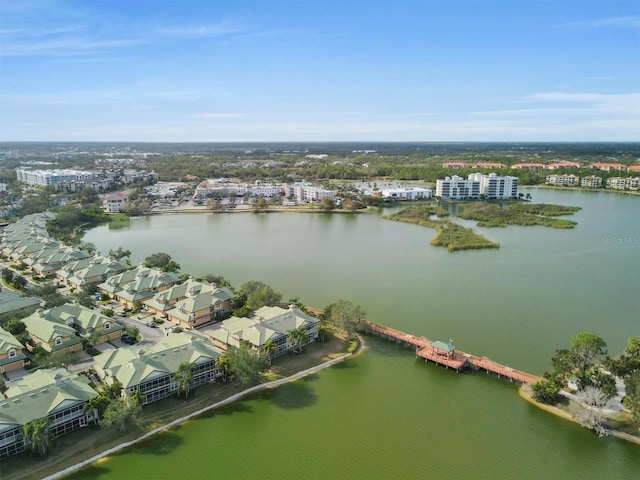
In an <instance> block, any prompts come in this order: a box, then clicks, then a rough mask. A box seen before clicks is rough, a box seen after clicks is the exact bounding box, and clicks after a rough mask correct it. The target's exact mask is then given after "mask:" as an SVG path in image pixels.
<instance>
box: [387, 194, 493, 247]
mask: <svg viewBox="0 0 640 480" xmlns="http://www.w3.org/2000/svg"><path fill="white" fill-rule="evenodd" d="M448 215H449V212H447V211H446V210H445V209H444V208H442V207H440V206H439V205H433V204H431V205H421V206H413V207H407V208H405V209H403V210H401V211H400V212H398V213H394V214H392V215H386V216H384V217H382V218H386V219H388V220H394V221H397V222H405V223H414V224H416V225H421V226H423V227H430V228H435V229H436V232H437V235H436V236H435V237H434V238H433V239H432V240H431V245H435V246H438V247H447V249H448V250H449V251H450V252H455V251H458V250H475V249H482V248H500V244H499V243H496V242H492V241H491V240H489V239H487V238H486V237H485V236H483V235H480V234H478V233H476V232H474V231H473V230H472V229H470V228H466V227H463V226H462V225H458V224H457V223H453V222H451V221H449V220H443V219H442V217H447V216H448Z"/></svg>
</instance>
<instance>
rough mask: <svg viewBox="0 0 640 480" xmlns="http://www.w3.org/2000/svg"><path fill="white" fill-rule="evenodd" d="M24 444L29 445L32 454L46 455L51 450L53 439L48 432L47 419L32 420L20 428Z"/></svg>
mask: <svg viewBox="0 0 640 480" xmlns="http://www.w3.org/2000/svg"><path fill="white" fill-rule="evenodd" d="M22 434H23V435H24V440H25V443H26V444H28V445H30V448H31V451H32V452H37V453H39V454H40V455H46V454H47V452H48V451H49V450H50V449H51V446H52V444H53V438H52V436H51V432H50V431H49V418H47V417H42V418H38V419H36V420H32V421H30V422H29V423H27V424H25V425H23V426H22Z"/></svg>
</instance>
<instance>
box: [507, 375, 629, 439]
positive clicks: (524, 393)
mask: <svg viewBox="0 0 640 480" xmlns="http://www.w3.org/2000/svg"><path fill="white" fill-rule="evenodd" d="M518 394H519V395H520V397H522V398H524V399H525V400H526V401H527V402H529V403H530V404H532V405H535V406H536V407H538V408H541V409H542V410H545V411H547V412H549V413H551V414H553V415H556V416H557V417H562V418H564V419H565V420H569V421H571V422H574V423H578V422H576V421H575V420H574V418H573V417H572V416H571V414H570V413H569V412H567V411H566V410H563V409H561V408H558V407H554V406H553V405H546V404H544V403H540V402H537V401H536V400H534V398H533V396H532V392H531V386H529V385H527V384H524V385H522V386H521V387H520V388H519V389H518ZM609 435H610V436H612V437H616V438H619V439H621V440H626V441H627V442H632V443H635V444H637V445H640V437H638V436H635V435H630V434H628V433H625V432H619V431H617V430H609Z"/></svg>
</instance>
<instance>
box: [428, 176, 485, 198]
mask: <svg viewBox="0 0 640 480" xmlns="http://www.w3.org/2000/svg"><path fill="white" fill-rule="evenodd" d="M436 198H440V199H442V200H470V199H478V198H480V181H479V180H472V179H465V178H462V177H459V176H458V175H454V176H453V177H445V178H444V179H440V178H439V179H437V180H436Z"/></svg>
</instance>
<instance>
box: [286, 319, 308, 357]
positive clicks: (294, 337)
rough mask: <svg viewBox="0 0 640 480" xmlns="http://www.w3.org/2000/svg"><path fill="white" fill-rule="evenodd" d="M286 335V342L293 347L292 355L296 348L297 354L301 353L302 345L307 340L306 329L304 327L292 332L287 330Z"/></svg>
mask: <svg viewBox="0 0 640 480" xmlns="http://www.w3.org/2000/svg"><path fill="white" fill-rule="evenodd" d="M287 335H288V336H287V340H289V342H291V343H293V345H294V348H293V351H294V353H295V352H296V348H298V349H299V353H302V345H304V343H305V341H306V340H307V339H308V338H309V336H308V335H307V329H306V328H304V326H300V327H298V328H294V329H293V330H287Z"/></svg>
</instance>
